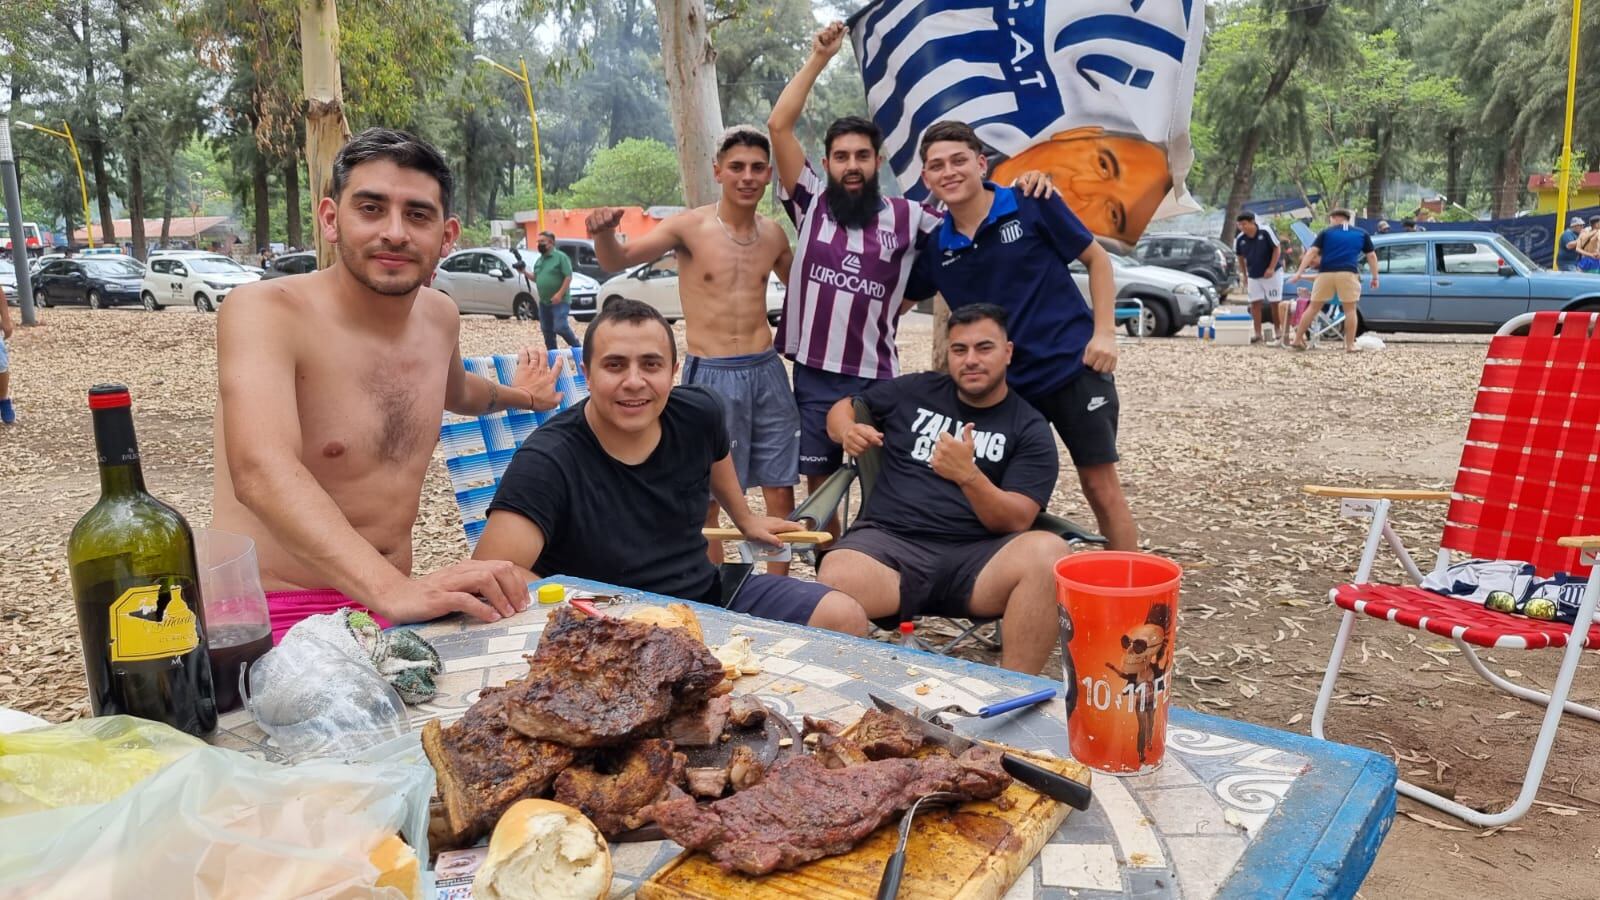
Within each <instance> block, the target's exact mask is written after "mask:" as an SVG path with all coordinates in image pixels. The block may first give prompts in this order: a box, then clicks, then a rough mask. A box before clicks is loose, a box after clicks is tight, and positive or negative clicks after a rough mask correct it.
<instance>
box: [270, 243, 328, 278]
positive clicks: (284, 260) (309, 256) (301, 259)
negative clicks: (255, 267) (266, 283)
mask: <svg viewBox="0 0 1600 900" xmlns="http://www.w3.org/2000/svg"><path fill="white" fill-rule="evenodd" d="M316 270H317V254H316V252H315V251H312V250H304V251H301V252H299V253H285V254H283V255H282V256H274V257H273V258H272V259H271V260H269V261H268V262H267V265H266V270H265V271H264V272H263V273H262V275H261V277H262V278H282V277H283V276H285V275H304V274H305V273H307V272H315V271H316Z"/></svg>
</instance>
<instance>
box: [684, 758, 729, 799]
mask: <svg viewBox="0 0 1600 900" xmlns="http://www.w3.org/2000/svg"><path fill="white" fill-rule="evenodd" d="M683 774H684V777H685V778H686V779H687V780H688V782H689V793H691V794H693V795H694V796H696V797H705V798H707V799H711V800H715V799H716V798H718V797H721V796H722V794H723V792H724V791H726V790H727V789H728V770H727V769H719V768H717V767H716V766H707V767H705V768H700V769H687V770H685V771H684V773H683Z"/></svg>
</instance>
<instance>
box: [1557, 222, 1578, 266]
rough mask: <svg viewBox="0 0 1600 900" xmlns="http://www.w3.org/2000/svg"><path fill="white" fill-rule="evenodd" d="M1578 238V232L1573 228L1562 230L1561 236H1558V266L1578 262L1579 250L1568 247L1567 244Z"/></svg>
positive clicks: (1573, 264) (1571, 264)
mask: <svg viewBox="0 0 1600 900" xmlns="http://www.w3.org/2000/svg"><path fill="white" fill-rule="evenodd" d="M1577 239H1578V232H1576V231H1574V230H1572V229H1571V228H1568V229H1567V230H1566V231H1563V232H1561V237H1558V238H1556V268H1558V269H1559V268H1561V267H1562V266H1575V265H1577V264H1578V251H1576V250H1568V249H1567V245H1568V244H1570V243H1572V242H1573V241H1576V240H1577Z"/></svg>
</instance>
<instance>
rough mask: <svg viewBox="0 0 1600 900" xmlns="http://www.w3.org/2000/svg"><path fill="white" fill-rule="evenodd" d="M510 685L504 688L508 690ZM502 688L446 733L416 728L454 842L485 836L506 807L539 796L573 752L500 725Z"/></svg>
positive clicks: (502, 720) (490, 692)
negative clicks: (437, 787)
mask: <svg viewBox="0 0 1600 900" xmlns="http://www.w3.org/2000/svg"><path fill="white" fill-rule="evenodd" d="M514 686H515V685H512V686H509V687H514ZM507 697H508V689H493V688H491V689H489V690H486V691H484V692H483V696H482V698H481V699H479V700H478V702H477V703H475V704H473V705H472V707H471V708H470V709H468V710H467V711H466V714H465V715H463V716H462V717H461V718H460V720H458V721H457V722H456V723H455V724H453V725H451V726H450V727H448V728H441V727H439V723H438V721H431V722H428V723H427V724H426V725H424V726H423V729H422V749H423V750H424V751H425V752H426V753H427V754H428V761H429V762H431V763H432V764H433V770H434V772H435V773H437V775H438V783H439V796H440V798H441V799H442V800H443V801H444V808H445V810H444V811H445V825H446V826H447V830H448V831H449V832H450V835H451V837H452V838H453V839H454V840H455V841H459V842H462V843H463V844H468V843H471V842H472V841H473V840H475V839H476V838H477V837H478V836H480V835H482V834H485V833H487V832H488V831H489V830H490V829H491V828H493V827H494V824H495V822H497V821H499V820H500V815H501V814H502V813H504V812H505V811H506V809H507V808H509V807H510V806H511V804H513V803H515V802H517V801H518V800H522V799H524V798H527V797H536V796H538V795H540V794H542V793H544V791H545V789H546V788H548V787H549V786H550V782H551V780H552V779H554V778H555V777H556V775H557V773H559V772H560V771H561V770H562V769H565V768H566V767H567V766H568V765H570V764H571V763H572V760H573V758H574V755H575V754H574V753H573V752H572V750H571V749H570V748H568V747H564V746H562V745H561V744H557V743H553V742H551V741H543V740H537V739H534V738H530V737H525V736H524V735H521V734H519V733H517V732H515V731H513V730H511V728H510V727H508V726H507V725H506V722H505V714H504V713H505V705H506V699H507Z"/></svg>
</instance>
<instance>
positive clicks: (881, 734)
mask: <svg viewBox="0 0 1600 900" xmlns="http://www.w3.org/2000/svg"><path fill="white" fill-rule="evenodd" d="M850 739H851V740H853V741H855V742H856V744H857V746H859V747H860V748H861V752H862V753H865V754H866V755H867V759H891V758H894V757H902V756H910V755H911V754H913V753H915V752H917V748H918V747H921V746H922V735H921V734H920V733H918V732H917V731H916V730H914V729H912V728H911V727H910V726H908V725H906V724H905V723H903V722H897V721H895V720H894V719H893V718H892V717H890V716H889V714H888V713H884V712H881V711H879V710H876V709H869V710H867V711H866V713H865V714H863V715H862V716H861V721H859V722H857V723H856V724H855V726H854V727H853V728H851V729H850Z"/></svg>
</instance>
